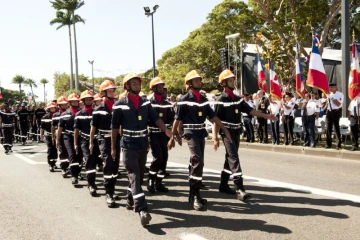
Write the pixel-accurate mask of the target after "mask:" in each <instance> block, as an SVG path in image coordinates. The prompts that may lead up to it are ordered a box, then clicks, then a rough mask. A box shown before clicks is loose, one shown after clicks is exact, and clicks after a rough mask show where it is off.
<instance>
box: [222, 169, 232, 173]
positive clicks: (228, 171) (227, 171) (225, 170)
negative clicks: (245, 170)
mask: <svg viewBox="0 0 360 240" xmlns="http://www.w3.org/2000/svg"><path fill="white" fill-rule="evenodd" d="M223 172H226V173H227V174H232V172H231V171H230V170H227V169H224V170H223Z"/></svg>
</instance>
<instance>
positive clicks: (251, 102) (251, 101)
mask: <svg viewBox="0 0 360 240" xmlns="http://www.w3.org/2000/svg"><path fill="white" fill-rule="evenodd" d="M244 101H245V99H244ZM245 102H246V103H247V104H248V105H249V106H250V107H252V108H254V109H255V103H254V101H253V100H251V99H250V100H249V101H245ZM242 115H243V116H249V115H248V114H247V113H242Z"/></svg>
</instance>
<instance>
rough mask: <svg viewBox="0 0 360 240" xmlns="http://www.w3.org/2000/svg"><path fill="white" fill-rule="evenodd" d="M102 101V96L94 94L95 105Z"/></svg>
mask: <svg viewBox="0 0 360 240" xmlns="http://www.w3.org/2000/svg"><path fill="white" fill-rule="evenodd" d="M102 101H103V98H102V96H101V95H100V94H98V93H97V94H95V96H94V104H95V107H97V106H99V105H100V104H101V103H102Z"/></svg>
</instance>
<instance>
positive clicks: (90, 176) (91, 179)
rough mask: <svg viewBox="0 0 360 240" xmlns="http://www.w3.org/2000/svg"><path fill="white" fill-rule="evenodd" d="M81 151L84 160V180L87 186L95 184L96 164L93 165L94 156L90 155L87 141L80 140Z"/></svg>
mask: <svg viewBox="0 0 360 240" xmlns="http://www.w3.org/2000/svg"><path fill="white" fill-rule="evenodd" d="M80 144H81V151H82V153H83V156H84V160H85V170H86V179H87V181H88V184H89V185H92V184H95V178H96V169H95V167H96V163H95V155H94V152H93V154H90V149H89V140H86V139H84V138H80Z"/></svg>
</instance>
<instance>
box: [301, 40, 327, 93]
mask: <svg viewBox="0 0 360 240" xmlns="http://www.w3.org/2000/svg"><path fill="white" fill-rule="evenodd" d="M319 44H320V41H319V39H318V38H317V36H316V35H315V37H314V39H313V47H312V51H311V55H310V63H309V73H308V78H307V81H306V85H307V86H309V87H315V88H318V89H320V90H321V91H322V92H323V93H325V94H328V93H329V83H328V79H327V77H326V74H325V68H324V65H323V62H322V59H321V56H320V51H319Z"/></svg>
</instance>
